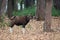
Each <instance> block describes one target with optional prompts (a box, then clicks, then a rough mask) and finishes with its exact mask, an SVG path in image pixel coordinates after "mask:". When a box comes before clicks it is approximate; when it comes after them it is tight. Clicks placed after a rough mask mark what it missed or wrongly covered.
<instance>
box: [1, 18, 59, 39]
mask: <svg viewBox="0 0 60 40" xmlns="http://www.w3.org/2000/svg"><path fill="white" fill-rule="evenodd" d="M58 22H59V19H58V18H57V19H52V26H51V28H52V29H53V30H54V31H55V32H43V23H44V21H36V20H31V21H30V22H29V23H28V24H27V25H26V28H25V29H26V32H25V34H22V27H21V26H16V25H14V27H13V32H12V33H10V31H9V28H10V27H7V26H6V27H5V28H0V40H60V32H59V31H60V30H58V29H59V28H60V27H58Z"/></svg>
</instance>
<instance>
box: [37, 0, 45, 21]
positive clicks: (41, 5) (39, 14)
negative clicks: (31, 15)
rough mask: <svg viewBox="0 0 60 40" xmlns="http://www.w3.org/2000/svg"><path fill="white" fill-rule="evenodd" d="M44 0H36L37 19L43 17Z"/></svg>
mask: <svg viewBox="0 0 60 40" xmlns="http://www.w3.org/2000/svg"><path fill="white" fill-rule="evenodd" d="M44 17H45V0H37V11H36V18H37V20H44V19H45V18H44Z"/></svg>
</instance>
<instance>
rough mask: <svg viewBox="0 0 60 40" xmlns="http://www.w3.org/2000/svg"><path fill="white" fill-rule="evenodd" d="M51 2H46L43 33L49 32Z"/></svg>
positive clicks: (48, 0)
mask: <svg viewBox="0 0 60 40" xmlns="http://www.w3.org/2000/svg"><path fill="white" fill-rule="evenodd" d="M52 4H53V1H52V0H46V9H45V23H44V31H51V18H52V16H51V14H52Z"/></svg>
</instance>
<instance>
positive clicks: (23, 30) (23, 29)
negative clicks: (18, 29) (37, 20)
mask: <svg viewBox="0 0 60 40" xmlns="http://www.w3.org/2000/svg"><path fill="white" fill-rule="evenodd" d="M22 32H23V34H25V25H23V28H22Z"/></svg>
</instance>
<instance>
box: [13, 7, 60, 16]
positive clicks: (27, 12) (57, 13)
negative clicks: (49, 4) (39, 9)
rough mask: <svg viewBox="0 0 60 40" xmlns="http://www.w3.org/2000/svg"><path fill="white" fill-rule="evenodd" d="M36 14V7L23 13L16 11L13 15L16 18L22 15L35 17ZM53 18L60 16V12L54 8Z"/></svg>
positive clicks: (22, 11)
mask: <svg viewBox="0 0 60 40" xmlns="http://www.w3.org/2000/svg"><path fill="white" fill-rule="evenodd" d="M35 12H36V7H32V8H27V9H26V8H25V9H24V10H21V11H14V12H13V15H14V16H22V15H29V14H31V15H35ZM52 16H60V10H56V9H55V8H54V7H53V8H52Z"/></svg>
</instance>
